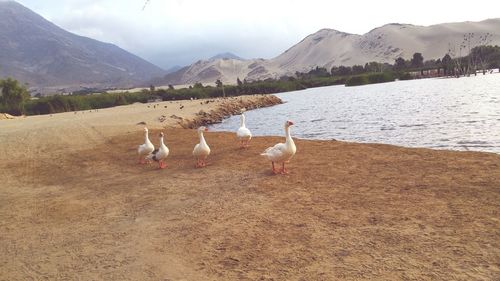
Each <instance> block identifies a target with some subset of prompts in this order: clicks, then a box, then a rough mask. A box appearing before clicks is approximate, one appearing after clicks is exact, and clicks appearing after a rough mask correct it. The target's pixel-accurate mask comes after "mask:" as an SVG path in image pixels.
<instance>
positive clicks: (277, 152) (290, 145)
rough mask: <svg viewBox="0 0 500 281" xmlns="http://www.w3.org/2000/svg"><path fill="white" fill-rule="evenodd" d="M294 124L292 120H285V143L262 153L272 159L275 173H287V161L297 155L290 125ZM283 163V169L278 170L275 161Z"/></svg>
mask: <svg viewBox="0 0 500 281" xmlns="http://www.w3.org/2000/svg"><path fill="white" fill-rule="evenodd" d="M292 125H293V122H292V121H286V122H285V135H286V141H285V143H278V144H276V145H275V146H272V147H269V148H267V149H266V150H265V151H264V152H263V153H261V154H260V155H263V156H266V157H267V159H268V160H269V161H271V163H272V166H273V173H274V174H278V173H281V174H287V173H288V172H287V170H286V169H285V162H289V161H290V159H292V157H293V156H294V155H295V152H296V151H297V148H296V147H295V143H294V142H293V139H292V136H291V135H290V126H292ZM275 162H276V163H278V164H279V163H281V164H282V168H281V170H277V169H276V168H275V167H274V163H275Z"/></svg>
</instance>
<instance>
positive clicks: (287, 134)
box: [285, 126, 292, 143]
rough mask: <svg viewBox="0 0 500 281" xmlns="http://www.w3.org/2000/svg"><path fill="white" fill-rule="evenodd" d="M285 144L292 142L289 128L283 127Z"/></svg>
mask: <svg viewBox="0 0 500 281" xmlns="http://www.w3.org/2000/svg"><path fill="white" fill-rule="evenodd" d="M285 135H286V143H289V142H290V141H292V135H291V134H290V126H286V127H285Z"/></svg>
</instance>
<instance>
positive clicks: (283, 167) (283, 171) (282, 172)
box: [281, 162, 288, 175]
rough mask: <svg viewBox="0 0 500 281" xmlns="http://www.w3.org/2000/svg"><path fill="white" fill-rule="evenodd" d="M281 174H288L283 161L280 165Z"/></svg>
mask: <svg viewBox="0 0 500 281" xmlns="http://www.w3.org/2000/svg"><path fill="white" fill-rule="evenodd" d="M281 167H282V168H281V174H282V175H285V174H288V171H287V170H286V169H285V162H283V165H282V166H281Z"/></svg>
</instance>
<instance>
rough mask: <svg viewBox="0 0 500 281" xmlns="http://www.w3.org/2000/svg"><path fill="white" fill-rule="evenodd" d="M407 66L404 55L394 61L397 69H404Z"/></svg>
mask: <svg viewBox="0 0 500 281" xmlns="http://www.w3.org/2000/svg"><path fill="white" fill-rule="evenodd" d="M405 68H406V61H405V59H404V58H402V57H399V58H397V59H396V61H395V62H394V69H396V70H403V69H405Z"/></svg>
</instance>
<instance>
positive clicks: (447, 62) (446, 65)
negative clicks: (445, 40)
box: [441, 54, 453, 75]
mask: <svg viewBox="0 0 500 281" xmlns="http://www.w3.org/2000/svg"><path fill="white" fill-rule="evenodd" d="M441 66H442V67H443V70H444V74H445V75H450V74H451V70H452V69H453V60H452V59H451V56H450V55H449V54H446V55H444V57H443V59H442V60H441Z"/></svg>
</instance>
